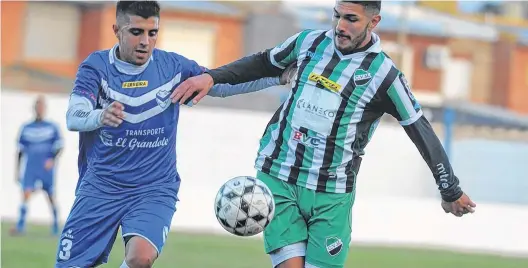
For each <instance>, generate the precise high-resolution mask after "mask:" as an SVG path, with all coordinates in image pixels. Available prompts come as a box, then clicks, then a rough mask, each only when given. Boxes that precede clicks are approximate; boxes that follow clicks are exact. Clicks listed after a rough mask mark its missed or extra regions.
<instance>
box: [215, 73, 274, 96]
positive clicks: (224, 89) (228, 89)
mask: <svg viewBox="0 0 528 268" xmlns="http://www.w3.org/2000/svg"><path fill="white" fill-rule="evenodd" d="M280 84H281V83H280V79H279V78H278V77H267V78H262V79H259V80H256V81H251V82H246V83H242V84H237V85H230V84H216V85H214V86H213V87H212V88H211V90H210V91H209V93H208V94H207V95H208V96H211V97H220V98H225V97H229V96H234V95H239V94H246V93H251V92H256V91H259V90H262V89H265V88H269V87H272V86H277V85H280Z"/></svg>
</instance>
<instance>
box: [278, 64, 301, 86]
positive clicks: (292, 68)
mask: <svg viewBox="0 0 528 268" xmlns="http://www.w3.org/2000/svg"><path fill="white" fill-rule="evenodd" d="M296 73H297V62H294V63H292V64H290V65H289V66H288V67H286V69H284V71H283V72H282V74H281V76H280V79H279V80H280V84H281V85H286V84H289V83H290V82H291V81H292V80H293V79H294V78H295V74H296Z"/></svg>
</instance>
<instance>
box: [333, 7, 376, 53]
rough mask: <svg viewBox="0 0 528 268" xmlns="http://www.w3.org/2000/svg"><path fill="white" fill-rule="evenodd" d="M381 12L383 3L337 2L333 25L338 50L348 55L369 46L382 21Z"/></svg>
mask: <svg viewBox="0 0 528 268" xmlns="http://www.w3.org/2000/svg"><path fill="white" fill-rule="evenodd" d="M380 10H381V1H345V0H338V1H336V5H335V8H334V17H333V20H332V25H333V28H334V31H335V36H334V38H335V44H336V47H337V49H339V51H341V52H342V53H344V54H346V53H350V52H352V51H353V50H355V49H358V48H361V47H363V46H365V45H366V44H368V42H369V41H370V37H371V33H372V30H374V28H375V27H376V26H377V25H378V23H379V22H380V21H381V15H380Z"/></svg>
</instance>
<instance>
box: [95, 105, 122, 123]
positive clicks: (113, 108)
mask: <svg viewBox="0 0 528 268" xmlns="http://www.w3.org/2000/svg"><path fill="white" fill-rule="evenodd" d="M124 110H125V106H124V105H123V104H121V103H119V102H117V101H114V102H112V103H111V104H110V105H108V107H106V108H105V109H104V111H103V114H102V116H101V120H102V123H103V125H105V126H110V127H118V126H119V125H121V123H123V118H125V114H124V113H123V111H124Z"/></svg>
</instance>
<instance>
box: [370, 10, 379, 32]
mask: <svg viewBox="0 0 528 268" xmlns="http://www.w3.org/2000/svg"><path fill="white" fill-rule="evenodd" d="M380 21H381V15H380V14H377V15H374V16H372V19H371V20H370V25H369V30H371V31H372V30H374V28H376V26H378V23H379V22H380Z"/></svg>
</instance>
